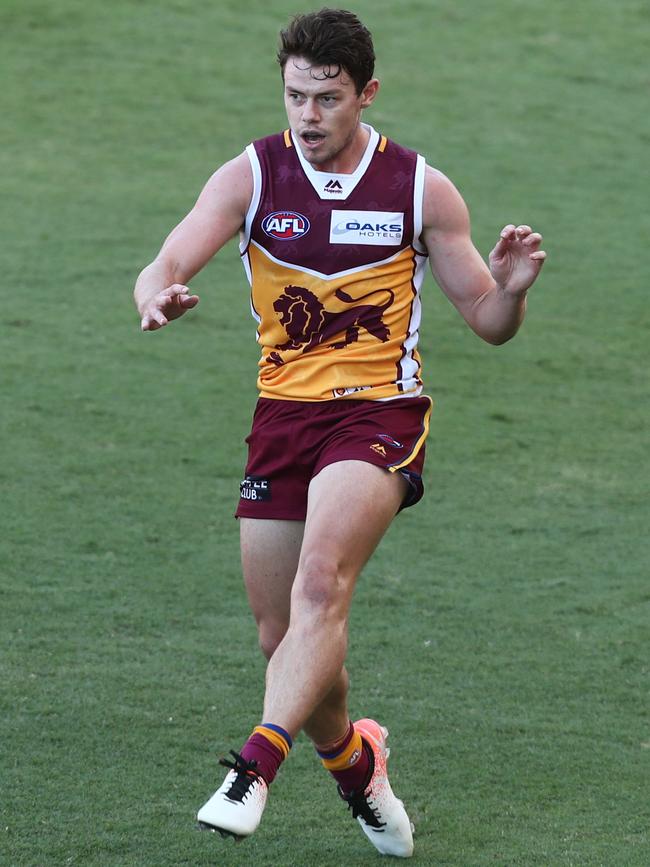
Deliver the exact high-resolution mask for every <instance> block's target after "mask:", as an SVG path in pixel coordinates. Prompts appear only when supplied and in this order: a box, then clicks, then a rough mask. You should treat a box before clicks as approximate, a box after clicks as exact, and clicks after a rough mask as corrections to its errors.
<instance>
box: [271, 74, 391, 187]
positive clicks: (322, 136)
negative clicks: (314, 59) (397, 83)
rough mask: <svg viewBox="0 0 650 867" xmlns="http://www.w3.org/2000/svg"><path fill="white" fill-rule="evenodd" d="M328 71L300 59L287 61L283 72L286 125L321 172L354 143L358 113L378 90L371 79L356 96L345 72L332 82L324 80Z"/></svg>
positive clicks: (309, 159) (359, 114)
mask: <svg viewBox="0 0 650 867" xmlns="http://www.w3.org/2000/svg"><path fill="white" fill-rule="evenodd" d="M328 71H329V68H328V67H327V66H310V64H309V61H308V60H305V59H304V58H302V57H290V58H289V59H288V60H287V63H286V65H285V68H284V104H285V107H286V110H287V117H288V119H289V125H290V127H291V129H292V131H293V134H294V135H295V136H296V138H297V139H298V141H299V143H300V149H301V150H302V152H303V155H304V156H305V159H307V160H308V161H309V162H310V163H311V164H312V165H313V166H315V167H316V168H318V169H321V170H323V171H326V170H327V168H328V164H331V163H332V161H333V160H335V159H336V157H337V156H339V155H340V154H342V152H343V151H345V149H346V148H347V147H348V146H349V145H350V144H351V143H352V142H353V140H354V137H355V135H356V134H357V132H358V130H359V120H360V117H361V110H362V109H363V108H366V106H368V105H370V103H371V102H372V100H373V99H374V97H375V93H376V92H377V88H378V86H379V82H378V81H377V80H376V79H372V80H371V81H369V82H368V84H367V85H366V86H365V88H364V89H363V91H362V92H361V93H360V94H357V91H356V88H355V86H354V82H353V81H352V79H351V78H350V76H349V75H348V74H347V72H345V70H341V71H340V72H339V74H338V75H337V76H335V77H334V78H326V77H325V74H324V73H325V72H328ZM330 170H334V169H330Z"/></svg>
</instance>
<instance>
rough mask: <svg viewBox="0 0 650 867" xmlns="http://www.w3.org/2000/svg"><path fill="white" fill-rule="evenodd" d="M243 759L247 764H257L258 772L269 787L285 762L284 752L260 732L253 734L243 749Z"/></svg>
mask: <svg viewBox="0 0 650 867" xmlns="http://www.w3.org/2000/svg"><path fill="white" fill-rule="evenodd" d="M240 752H241V757H242V758H243V759H246V761H247V762H253V761H255V762H257V772H258V774H260V776H261V777H263V778H264V781H265V782H266V784H267V785H269V786H270V785H271V783H272V782H273V780H274V779H275V775H276V774H277V772H278V768H279V767H280V765H281V764H282V761H283V760H284V756H283V754H282V751H281V750H279V749H278V747H276V746H275V745H274V744H272V743H271V741H269V740H268V739H267V738H265V737H264V735H261V734H259V733H258V732H253V734H252V735H251V736H250V737H249V739H248V740H247V741H246V743H245V744H244V746H243V747H242V748H241V751H240Z"/></svg>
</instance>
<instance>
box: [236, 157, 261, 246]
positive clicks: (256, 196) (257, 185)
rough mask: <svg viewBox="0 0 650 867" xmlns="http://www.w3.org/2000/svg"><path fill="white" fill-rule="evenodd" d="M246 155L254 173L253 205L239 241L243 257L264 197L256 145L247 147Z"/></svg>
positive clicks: (247, 214)
mask: <svg viewBox="0 0 650 867" xmlns="http://www.w3.org/2000/svg"><path fill="white" fill-rule="evenodd" d="M246 153H247V155H248V159H249V161H250V164H251V170H252V172H253V195H252V196H251V203H250V205H249V206H248V210H247V211H246V219H245V220H244V229H243V231H242V233H241V236H240V239H239V252H240V254H241V255H242V256H243V255H244V253H245V252H246V250H248V245H249V243H250V240H251V227H252V225H253V219H254V218H255V214H256V213H257V209H258V208H259V205H260V199H261V197H262V167H261V166H260V160H259V157H258V156H257V151H256V150H255V145H253V144H249V145H247V146H246Z"/></svg>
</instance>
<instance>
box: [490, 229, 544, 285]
mask: <svg viewBox="0 0 650 867" xmlns="http://www.w3.org/2000/svg"><path fill="white" fill-rule="evenodd" d="M541 243H542V236H541V235H540V234H539V232H533V230H532V229H531V228H530V226H514V225H512V224H511V225H508V226H504V228H503V229H502V230H501V237H500V238H499V240H498V242H497V244H496V246H495V248H494V250H492V252H491V253H490V258H489V263H490V272H491V274H492V276H493V277H494V279H495V281H496V283H497V286H498V287H499V288H500V289H502V290H503V291H504V292H507V293H508V294H509V295H523V294H524V293H525V292H526V290H527V289H529V288H530V286H532V284H533V283H534V282H535V279H536V278H537V275H538V274H539V272H540V271H541V268H542V265H543V264H544V260H545V259H546V253H545V252H544V250H540V249H539V247H540V244H541Z"/></svg>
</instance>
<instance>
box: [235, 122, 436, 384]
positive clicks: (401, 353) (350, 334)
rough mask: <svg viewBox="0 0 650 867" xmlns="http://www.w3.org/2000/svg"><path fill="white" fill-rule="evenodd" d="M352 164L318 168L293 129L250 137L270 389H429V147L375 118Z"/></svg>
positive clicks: (248, 228)
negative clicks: (423, 295) (377, 126)
mask: <svg viewBox="0 0 650 867" xmlns="http://www.w3.org/2000/svg"><path fill="white" fill-rule="evenodd" d="M366 129H367V130H368V132H369V136H370V137H369V141H368V145H367V148H366V151H365V153H364V156H363V157H362V159H361V162H360V163H359V166H358V167H357V169H356V170H355V171H354V172H353V173H352V174H331V173H328V172H321V171H317V170H315V169H314V168H313V167H312V166H311V165H310V164H309V163H308V162H307V160H306V159H305V158H304V156H303V154H302V152H301V150H300V146H299V144H298V143H297V141H296V140H295V139H294V137H293V135H292V133H291V132H290V131H289V130H287V131H286V132H284V133H280V134H278V135H272V136H269V137H267V138H263V139H260V140H259V141H256V142H254V143H253V144H250V145H249V146H248V147H247V148H246V152H247V154H248V157H249V159H250V163H251V167H252V170H253V178H254V187H253V197H252V200H251V204H250V207H249V209H248V213H247V215H246V222H245V226H244V229H243V231H242V238H241V243H240V252H241V256H242V261H243V264H244V268H245V270H246V274H247V277H248V280H249V282H250V285H251V309H252V313H253V316H254V317H255V319H256V321H257V323H258V330H257V335H258V342H259V343H260V345H261V347H262V356H261V359H260V362H259V377H258V388H259V390H260V395H261V396H262V397H266V398H277V399H285V400H303V401H319V400H332V399H335V398H343V399H345V398H354V399H368V400H390V399H391V398H395V397H406V396H411V397H415V396H417V395H418V394H420V392H421V390H422V381H421V379H420V356H419V354H418V351H417V341H418V329H419V325H420V316H421V306H420V289H421V286H422V280H423V276H424V268H425V264H426V260H427V256H426V250H425V248H424V247H423V246H422V245H421V243H420V242H419V240H418V239H419V236H420V234H421V231H422V198H423V192H424V171H425V163H424V158H423V157H421V156H419V155H418V154H416V153H414V152H413V151H410V150H407V149H406V148H403V147H401V146H399V145H397V144H395V143H394V142H392V141H389V140H387V139H386V137H385V136H381V137H380V136H379V134H378V133H377V132H376V131H375V130H374V129H372V127H366Z"/></svg>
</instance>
